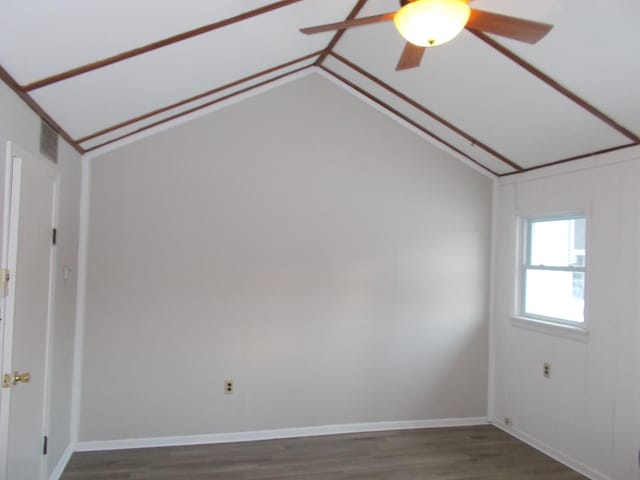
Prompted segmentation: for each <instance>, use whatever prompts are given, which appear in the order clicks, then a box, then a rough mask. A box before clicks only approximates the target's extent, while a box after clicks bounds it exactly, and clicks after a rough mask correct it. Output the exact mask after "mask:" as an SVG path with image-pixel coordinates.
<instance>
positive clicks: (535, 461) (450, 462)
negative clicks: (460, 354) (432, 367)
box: [61, 426, 585, 480]
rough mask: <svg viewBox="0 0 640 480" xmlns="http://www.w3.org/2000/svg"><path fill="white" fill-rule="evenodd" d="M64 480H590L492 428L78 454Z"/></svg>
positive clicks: (448, 429)
mask: <svg viewBox="0 0 640 480" xmlns="http://www.w3.org/2000/svg"><path fill="white" fill-rule="evenodd" d="M61 478H62V480H76V479H83V480H106V479H110V480H120V479H123V480H124V479H127V480H148V479H159V480H168V479H172V480H187V479H188V480H204V479H212V480H223V479H224V480H267V479H285V480H303V479H304V480H347V479H349V480H423V479H429V480H489V479H491V480H525V479H527V480H528V479H538V480H552V479H553V480H585V477H583V476H582V475H579V474H578V473H576V472H574V471H572V470H570V469H568V468H567V467H565V466H563V465H561V464H560V463H558V462H556V461H555V460H553V459H551V458H549V457H547V456H546V455H544V454H542V453H540V452H538V451H537V450H535V449H533V448H531V447H529V446H528V445H526V444H524V443H522V442H520V441H519V440H516V439H515V438H513V437H511V436H509V435H507V434H506V433H504V432H502V431H501V430H498V429H496V428H495V427H491V426H478V427H458V428H439V429H421V430H403V431H393V432H377V433H357V434H348V435H329V436H321V437H307V438H293V439H285V440H267V441H259V442H246V443H227V444H217V445H197V446H188V447H164V448H147V449H135V450H119V451H109V452H87V453H75V454H74V455H73V456H72V458H71V460H70V462H69V465H68V466H67V469H66V470H65V472H64V474H63V475H62V477H61Z"/></svg>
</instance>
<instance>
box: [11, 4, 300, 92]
mask: <svg viewBox="0 0 640 480" xmlns="http://www.w3.org/2000/svg"><path fill="white" fill-rule="evenodd" d="M300 1H302V0H280V1H278V2H274V3H270V4H268V5H264V6H262V7H260V8H256V9H254V10H250V11H248V12H244V13H241V14H239V15H235V16H233V17H229V18H226V19H224V20H219V21H217V22H214V23H209V24H207V25H204V26H202V27H198V28H194V29H192V30H188V31H186V32H182V33H179V34H177V35H172V36H170V37H167V38H164V39H162V40H157V41H155V42H151V43H148V44H146V45H143V46H141V47H137V48H133V49H131V50H127V51H125V52H121V53H118V54H116V55H112V56H109V57H107V58H103V59H102V60H98V61H96V62H92V63H87V64H85V65H82V66H80V67H76V68H73V69H71V70H67V71H65V72H60V73H57V74H54V75H50V76H48V77H45V78H43V79H40V80H37V81H35V82H31V83H28V84H27V85H24V86H21V87H20V88H21V90H23V91H24V92H29V91H31V90H35V89H37V88H42V87H45V86H47V85H51V84H53V83H57V82H61V81H63V80H68V79H69V78H73V77H77V76H78V75H82V74H84V73H88V72H91V71H93V70H98V69H100V68H103V67H107V66H109V65H112V64H114V63H118V62H122V61H123V60H127V59H129V58H132V57H136V56H138V55H142V54H144V53H148V52H151V51H153V50H157V49H159V48H163V47H166V46H169V45H172V44H174V43H178V42H182V41H184V40H188V39H190V38H193V37H197V36H199V35H203V34H205V33H209V32H211V31H213V30H217V29H218V28H222V27H226V26H228V25H232V24H234V23H238V22H241V21H243V20H247V19H249V18H253V17H256V16H258V15H262V14H265V13H269V12H271V11H272V10H277V9H279V8H282V7H286V6H289V5H291V4H293V3H297V2H300Z"/></svg>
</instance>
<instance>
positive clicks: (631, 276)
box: [492, 150, 640, 480]
mask: <svg viewBox="0 0 640 480" xmlns="http://www.w3.org/2000/svg"><path fill="white" fill-rule="evenodd" d="M623 156H626V157H627V160H626V161H620V162H615V161H614V160H616V159H618V160H623V158H622V157H623ZM596 160H600V161H602V162H603V163H604V165H602V166H599V165H598V163H597V161H594V162H591V163H590V165H589V168H586V169H583V170H578V171H573V172H567V173H557V174H555V175H553V176H551V174H550V171H548V172H547V173H542V174H536V175H525V176H522V177H520V178H519V179H509V178H504V179H502V180H501V181H500V185H499V187H498V197H497V219H496V225H497V231H496V233H497V235H496V239H495V241H496V245H495V247H496V252H497V258H496V263H495V292H496V293H495V316H494V318H493V357H494V362H493V364H494V366H493V376H494V390H493V392H492V393H493V398H494V402H493V405H492V408H493V412H494V415H495V418H496V420H497V421H498V422H504V419H506V418H507V417H508V418H510V419H511V421H512V426H511V428H509V429H510V430H511V431H512V432H513V433H515V434H517V435H519V436H521V437H523V438H525V439H527V440H529V441H531V442H533V443H535V444H537V445H539V446H542V447H543V448H545V449H546V450H547V451H548V452H550V453H552V454H554V455H556V456H557V457H558V458H561V459H563V460H565V461H567V462H568V463H569V464H571V465H573V466H575V467H577V468H579V469H581V470H582V471H583V472H585V473H588V474H589V475H590V476H591V477H592V478H596V479H600V478H603V479H604V478H609V479H616V480H623V479H625V480H626V479H637V478H640V470H639V469H638V450H637V449H638V446H640V443H639V440H640V439H639V434H638V432H639V431H640V428H639V427H640V424H639V423H640V422H639V421H638V419H639V417H640V415H639V412H640V401H639V397H638V393H639V391H638V388H639V387H638V385H640V369H639V363H640V354H639V353H638V351H639V348H638V346H639V345H640V341H639V340H640V326H639V323H640V316H639V313H638V312H639V303H638V298H639V295H638V292H639V288H640V283H639V281H638V278H639V276H638V275H639V272H640V256H639V255H638V247H639V246H640V189H639V188H638V185H639V184H640V152H638V151H637V150H636V151H628V152H625V153H620V152H619V153H618V154H615V155H611V156H610V158H607V157H606V156H605V157H602V158H600V159H596ZM576 209H578V210H579V209H582V210H584V211H586V213H587V222H588V223H587V242H588V245H587V248H588V252H587V292H586V297H587V298H586V300H587V307H586V308H587V321H588V329H589V333H588V336H587V337H586V338H584V339H582V340H579V339H572V338H566V337H563V336H558V335H556V334H553V333H543V332H538V331H532V330H528V329H523V328H521V327H519V326H517V325H515V324H513V323H512V321H511V316H512V314H513V312H514V308H515V307H514V299H515V296H516V292H515V287H514V282H515V275H516V274H515V269H516V260H515V259H516V254H515V252H516V243H517V238H516V217H517V216H518V214H522V213H524V214H530V213H535V214H545V213H556V212H562V211H569V210H576ZM544 362H549V363H551V366H552V375H551V378H549V379H547V378H544V377H543V375H542V366H543V363H544ZM503 426H504V425H503Z"/></svg>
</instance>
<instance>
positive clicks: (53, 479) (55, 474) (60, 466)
mask: <svg viewBox="0 0 640 480" xmlns="http://www.w3.org/2000/svg"><path fill="white" fill-rule="evenodd" d="M73 451H74V448H73V445H69V446H68V447H67V448H66V449H65V451H64V452H63V454H62V456H61V457H60V460H58V463H57V464H56V467H55V468H54V469H53V470H52V471H51V473H50V474H49V480H58V479H59V478H60V477H61V476H62V472H64V469H65V468H66V467H67V463H69V460H70V459H71V455H72V454H73Z"/></svg>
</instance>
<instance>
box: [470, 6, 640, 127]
mask: <svg viewBox="0 0 640 480" xmlns="http://www.w3.org/2000/svg"><path fill="white" fill-rule="evenodd" d="M480 2H482V5H483V8H485V6H486V9H496V8H499V7H500V6H501V5H504V3H505V2H504V0H478V1H477V2H476V3H477V4H478V5H480ZM509 3H513V6H509V8H510V9H511V11H512V13H513V14H517V15H526V14H530V13H535V14H537V17H536V18H538V19H539V20H541V21H545V22H549V23H552V24H554V25H555V27H554V29H553V30H552V31H551V33H550V34H549V36H548V37H547V38H546V39H545V40H543V41H541V42H540V43H539V44H537V45H536V46H535V47H534V48H530V47H529V46H528V45H526V44H522V43H519V42H515V41H512V40H502V39H500V40H499V41H500V43H502V44H503V45H505V46H506V47H508V48H509V49H510V50H512V51H513V52H515V53H517V54H518V55H519V56H521V57H523V58H525V59H526V60H527V61H528V62H529V63H531V64H533V65H535V66H536V67H537V68H539V69H541V70H542V71H544V72H545V73H547V74H548V75H550V76H551V77H552V78H553V79H554V80H556V81H558V82H560V83H561V84H562V85H564V86H565V87H567V88H569V89H570V90H571V91H572V92H574V93H576V94H577V95H578V96H580V97H581V98H583V99H584V100H587V101H588V102H589V103H590V104H591V105H593V106H594V107H596V108H598V109H599V110H601V111H604V112H606V113H607V114H608V115H609V116H610V117H612V118H613V119H614V120H616V121H617V122H618V123H620V124H621V125H623V126H625V127H626V128H629V129H631V130H632V131H633V132H634V133H636V134H637V135H640V108H638V105H640V62H639V61H638V55H639V52H640V48H639V45H640V28H639V24H638V19H640V1H638V0H615V1H605V2H603V1H594V0H589V1H585V0H562V1H560V0H553V1H551V0H544V1H536V2H509ZM474 5H475V4H474ZM495 38H496V39H498V38H499V37H495ZM547 40H548V41H547Z"/></svg>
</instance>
